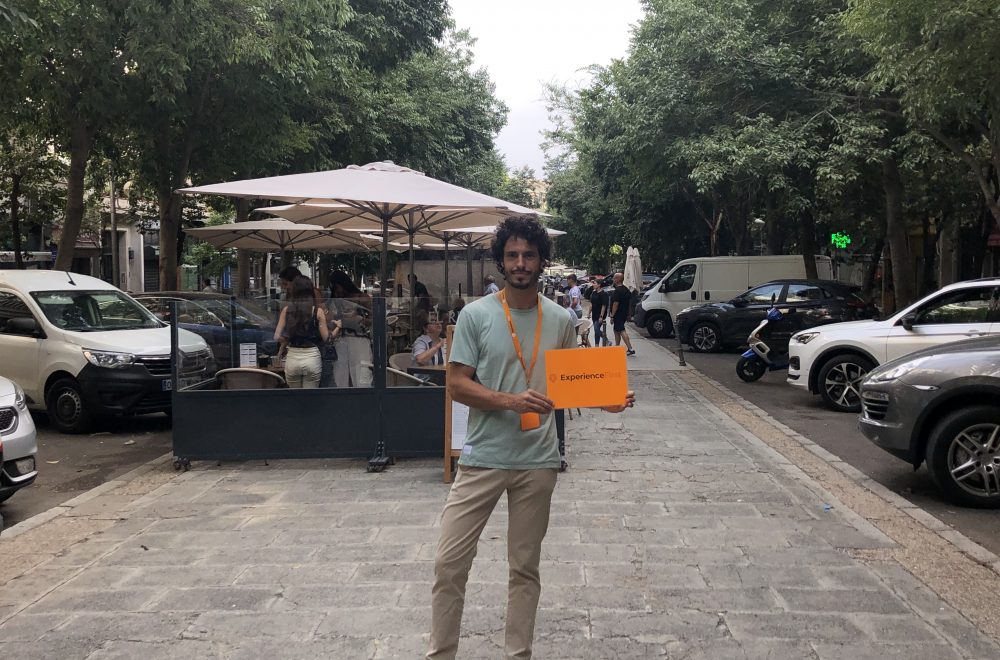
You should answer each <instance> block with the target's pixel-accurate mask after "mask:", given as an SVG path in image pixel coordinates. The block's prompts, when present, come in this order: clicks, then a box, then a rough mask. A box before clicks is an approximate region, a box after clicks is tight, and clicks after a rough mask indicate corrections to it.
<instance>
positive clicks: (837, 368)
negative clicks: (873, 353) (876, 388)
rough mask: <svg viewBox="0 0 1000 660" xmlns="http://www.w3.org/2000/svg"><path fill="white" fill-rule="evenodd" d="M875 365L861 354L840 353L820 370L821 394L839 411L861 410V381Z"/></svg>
mask: <svg viewBox="0 0 1000 660" xmlns="http://www.w3.org/2000/svg"><path fill="white" fill-rule="evenodd" d="M874 366H875V365H873V364H872V362H871V360H869V359H868V358H866V357H862V356H860V355H855V354H853V353H852V354H849V355H838V356H837V357H835V358H833V359H832V360H828V361H827V362H826V363H825V364H824V365H823V366H822V367H821V368H820V370H819V379H818V380H819V395H820V396H821V397H822V398H823V403H825V404H826V405H827V407H828V408H830V409H831V410H835V411H837V412H860V411H861V381H863V380H864V379H865V376H867V375H868V372H869V371H871V370H872V368H873V367H874Z"/></svg>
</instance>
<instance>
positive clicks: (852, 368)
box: [788, 278, 1000, 412]
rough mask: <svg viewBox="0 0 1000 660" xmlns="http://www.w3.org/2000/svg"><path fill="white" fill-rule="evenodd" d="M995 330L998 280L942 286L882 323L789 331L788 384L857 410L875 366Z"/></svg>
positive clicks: (998, 328) (998, 330) (999, 318)
mask: <svg viewBox="0 0 1000 660" xmlns="http://www.w3.org/2000/svg"><path fill="white" fill-rule="evenodd" d="M991 334H1000V278H990V279H981V280H970V281H967V282H958V283H956V284H950V285H948V286H946V287H943V288H941V289H940V290H938V291H935V292H934V293H932V294H930V295H929V296H927V297H925V298H923V299H922V300H919V301H917V302H915V303H913V304H912V305H910V306H909V307H907V308H906V309H904V310H902V311H901V312H897V313H896V314H894V315H893V316H891V317H890V318H888V319H885V320H884V321H852V322H849V323H834V324H832V325H827V326H823V327H822V328H816V329H812V330H805V331H802V332H798V333H796V334H794V335H792V339H791V342H790V343H789V346H788V357H789V366H788V382H789V383H791V384H792V385H795V386H797V387H804V388H808V390H809V391H810V392H812V393H813V394H819V395H820V396H821V397H822V398H823V402H824V403H825V404H826V405H827V406H828V407H829V408H831V409H832V410H836V411H839V412H858V411H860V410H861V396H860V389H861V381H862V380H864V377H865V375H866V374H867V373H868V372H869V371H870V370H872V369H873V368H875V367H876V366H878V365H880V364H882V363H883V362H887V361H889V360H895V359H896V358H898V357H902V356H904V355H908V354H909V353H912V352H914V351H918V350H920V349H923V348H930V347H932V346H938V345H940V344H946V343H948V342H952V341H957V340H959V339H968V338H969V337H979V336H982V335H991Z"/></svg>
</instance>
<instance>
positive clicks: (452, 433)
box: [444, 325, 469, 484]
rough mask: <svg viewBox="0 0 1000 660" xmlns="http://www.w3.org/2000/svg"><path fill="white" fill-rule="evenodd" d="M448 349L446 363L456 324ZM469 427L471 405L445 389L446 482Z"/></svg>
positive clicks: (452, 474) (450, 477) (450, 327)
mask: <svg viewBox="0 0 1000 660" xmlns="http://www.w3.org/2000/svg"><path fill="white" fill-rule="evenodd" d="M447 336H448V349H447V353H446V354H445V364H447V363H448V360H449V358H450V357H451V347H452V344H453V343H454V342H453V340H454V338H455V326H453V325H449V326H448V335H447ZM468 429H469V407H468V406H467V405H465V404H462V403H459V402H458V401H452V400H451V396H450V395H449V394H448V388H445V391H444V482H445V483H446V484H447V483H451V480H452V479H453V478H454V470H455V459H457V458H458V457H459V456H461V455H462V447H463V446H465V438H466V434H467V433H468Z"/></svg>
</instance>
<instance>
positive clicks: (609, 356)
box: [545, 346, 628, 408]
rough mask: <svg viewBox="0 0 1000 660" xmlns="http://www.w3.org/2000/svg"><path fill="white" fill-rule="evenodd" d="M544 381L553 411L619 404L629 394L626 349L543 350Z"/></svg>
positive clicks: (615, 347)
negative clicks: (553, 405)
mask: <svg viewBox="0 0 1000 660" xmlns="http://www.w3.org/2000/svg"><path fill="white" fill-rule="evenodd" d="M545 379H546V381H547V382H548V397H549V398H550V399H552V401H553V402H554V403H555V407H556V408H595V407H599V406H615V405H621V404H623V403H625V394H626V393H627V392H628V365H627V363H626V361H625V347H624V346H608V347H606V348H563V349H558V350H552V351H545Z"/></svg>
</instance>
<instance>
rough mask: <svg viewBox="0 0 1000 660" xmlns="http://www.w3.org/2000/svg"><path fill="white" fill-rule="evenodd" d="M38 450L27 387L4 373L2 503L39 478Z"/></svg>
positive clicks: (0, 385) (0, 396)
mask: <svg viewBox="0 0 1000 660" xmlns="http://www.w3.org/2000/svg"><path fill="white" fill-rule="evenodd" d="M36 453H38V445H37V443H36V440H35V423H34V421H33V420H32V419H31V413H29V412H28V401H27V397H25V395H24V390H22V389H21V388H20V387H19V386H18V385H17V384H16V383H14V382H13V381H11V380H8V379H6V378H4V377H2V376H0V502H3V501H5V500H6V499H7V498H9V497H10V496H11V495H13V494H14V493H16V492H17V491H18V490H20V489H21V488H24V487H25V486H29V485H31V483H32V482H33V481H34V480H35V476H36V475H37V474H38V473H37V472H36V467H35V454H36Z"/></svg>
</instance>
